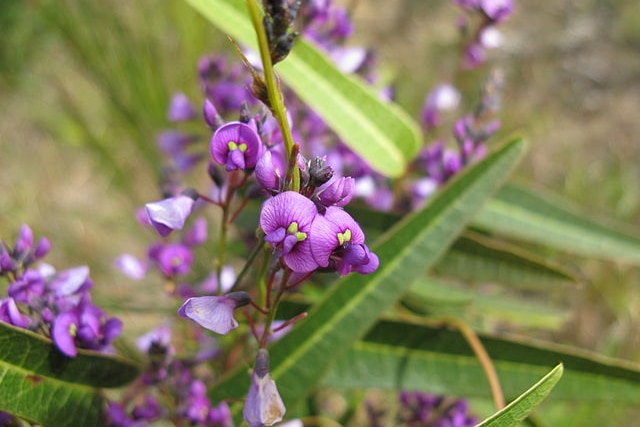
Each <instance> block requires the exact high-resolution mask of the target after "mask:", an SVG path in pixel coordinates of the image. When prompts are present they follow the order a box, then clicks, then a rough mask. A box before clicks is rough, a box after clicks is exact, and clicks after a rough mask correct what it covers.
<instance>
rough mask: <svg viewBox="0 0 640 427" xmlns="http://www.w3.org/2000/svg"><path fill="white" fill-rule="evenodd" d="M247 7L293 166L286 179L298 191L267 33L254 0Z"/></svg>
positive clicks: (298, 182) (268, 94)
mask: <svg viewBox="0 0 640 427" xmlns="http://www.w3.org/2000/svg"><path fill="white" fill-rule="evenodd" d="M247 8H248V9H249V16H250V17H251V22H252V24H253V28H254V29H255V31H256V35H257V37H258V48H259V50H260V59H261V60H262V69H263V72H264V84H265V85H266V88H267V96H268V97H269V104H270V109H271V112H272V113H273V115H274V117H275V118H276V120H277V121H278V125H279V126H280V133H281V134H282V139H283V141H284V147H285V152H286V153H287V164H293V167H290V168H289V170H288V171H287V178H291V179H290V180H289V179H287V181H291V182H292V188H291V189H292V190H293V191H299V190H300V177H299V174H300V171H299V170H298V168H297V162H291V160H290V158H291V155H292V151H293V144H294V142H293V135H292V134H291V128H290V127H289V121H288V120H287V110H286V108H285V106H284V101H283V99H282V93H281V91H280V85H279V84H278V80H277V78H276V74H275V72H274V70H273V63H272V62H271V53H270V50H269V41H268V40H267V34H266V32H265V30H264V27H263V25H262V20H261V13H260V9H259V8H258V5H257V3H256V0H247Z"/></svg>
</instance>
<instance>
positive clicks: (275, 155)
mask: <svg viewBox="0 0 640 427" xmlns="http://www.w3.org/2000/svg"><path fill="white" fill-rule="evenodd" d="M286 173H287V166H286V164H285V160H284V155H283V154H282V152H280V151H277V150H269V151H266V152H265V153H264V154H263V155H262V156H260V159H259V160H258V162H257V163H256V170H255V174H256V180H257V181H258V183H259V184H260V185H261V186H262V187H263V188H265V189H267V190H273V191H276V190H278V189H279V188H280V184H281V183H282V180H283V179H284V176H285V174H286Z"/></svg>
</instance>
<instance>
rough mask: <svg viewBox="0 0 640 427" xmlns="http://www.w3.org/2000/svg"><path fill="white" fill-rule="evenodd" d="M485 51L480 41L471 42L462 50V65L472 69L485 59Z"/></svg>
mask: <svg viewBox="0 0 640 427" xmlns="http://www.w3.org/2000/svg"><path fill="white" fill-rule="evenodd" d="M486 56H487V53H486V51H485V48H484V46H483V45H481V44H480V43H471V44H470V45H469V46H467V48H466V49H465V52H464V59H463V62H462V63H463V66H464V67H465V68H467V69H473V68H476V67H478V66H480V64H482V63H483V62H484V61H485V59H486Z"/></svg>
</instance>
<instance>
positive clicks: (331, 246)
mask: <svg viewBox="0 0 640 427" xmlns="http://www.w3.org/2000/svg"><path fill="white" fill-rule="evenodd" d="M364 242H365V237H364V233H363V232H362V229H361V228H360V226H359V225H358V223H357V222H356V221H355V220H354V219H353V218H352V217H351V215H349V214H348V213H347V212H345V211H344V210H342V209H340V208H338V207H335V206H331V207H328V208H327V211H326V212H325V214H324V215H318V216H317V217H316V218H315V220H314V221H313V224H312V225H311V243H310V245H311V253H312V255H313V259H314V260H315V262H317V263H318V265H320V266H321V267H324V268H327V267H329V268H331V269H335V270H336V271H337V272H338V273H339V274H342V275H345V274H349V273H350V272H351V271H357V272H359V273H362V274H368V273H372V272H373V271H375V270H376V269H377V268H378V264H379V260H378V257H377V256H376V255H375V254H374V253H373V252H371V251H370V250H369V248H368V247H367V245H365V243H364Z"/></svg>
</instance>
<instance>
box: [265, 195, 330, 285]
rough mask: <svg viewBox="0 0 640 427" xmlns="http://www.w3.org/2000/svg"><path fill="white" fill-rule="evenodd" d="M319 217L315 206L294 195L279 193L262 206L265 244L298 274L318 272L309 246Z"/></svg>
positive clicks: (300, 196) (307, 200) (303, 197)
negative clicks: (274, 250)
mask: <svg viewBox="0 0 640 427" xmlns="http://www.w3.org/2000/svg"><path fill="white" fill-rule="evenodd" d="M316 215H318V209H317V208H316V205H315V204H314V203H313V202H312V201H311V200H309V199H308V198H306V197H305V196H303V195H302V194H300V193H296V192H295V191H285V192H284V193H280V194H278V195H276V196H274V197H272V198H270V199H269V200H267V201H266V202H264V204H263V205H262V211H261V212H260V227H261V228H262V231H264V234H265V237H264V240H265V241H267V242H269V243H270V244H271V246H272V247H274V248H275V249H278V250H279V251H280V253H281V256H282V259H283V260H284V262H285V264H286V265H287V266H288V267H289V268H291V270H293V271H294V272H296V273H307V272H310V271H313V270H315V269H316V268H318V263H317V262H316V261H314V259H313V257H312V256H311V248H310V246H309V232H310V230H311V224H312V223H313V220H314V218H315V217H316Z"/></svg>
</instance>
